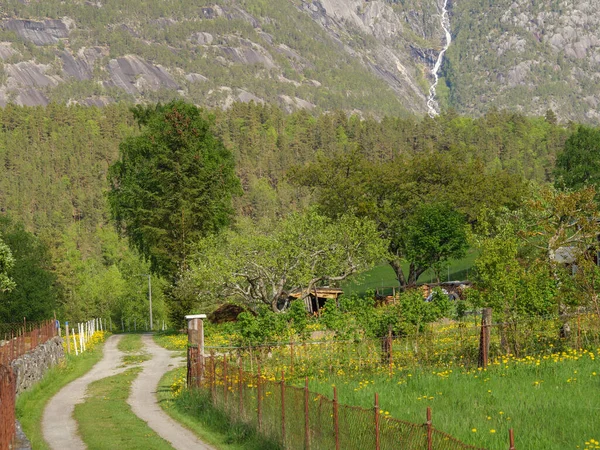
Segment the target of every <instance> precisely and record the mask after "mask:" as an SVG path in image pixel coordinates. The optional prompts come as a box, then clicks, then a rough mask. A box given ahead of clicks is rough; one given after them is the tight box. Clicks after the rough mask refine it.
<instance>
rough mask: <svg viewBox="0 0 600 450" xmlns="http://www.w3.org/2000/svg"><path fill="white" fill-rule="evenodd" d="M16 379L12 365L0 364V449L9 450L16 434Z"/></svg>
mask: <svg viewBox="0 0 600 450" xmlns="http://www.w3.org/2000/svg"><path fill="white" fill-rule="evenodd" d="M15 392H16V380H15V376H14V374H13V372H12V369H11V368H10V366H7V365H4V364H0V450H7V449H9V448H10V445H11V443H12V441H13V438H14V435H15V395H16V394H15Z"/></svg>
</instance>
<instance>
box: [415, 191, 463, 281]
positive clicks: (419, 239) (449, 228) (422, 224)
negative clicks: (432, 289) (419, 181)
mask: <svg viewBox="0 0 600 450" xmlns="http://www.w3.org/2000/svg"><path fill="white" fill-rule="evenodd" d="M403 240H404V241H405V242H406V244H405V249H406V250H405V252H404V253H405V255H406V259H408V260H409V261H410V262H411V263H412V264H415V265H416V266H418V267H425V268H430V267H431V268H433V269H434V271H435V272H436V274H437V275H438V280H439V273H440V271H441V269H442V267H443V265H444V264H445V263H446V262H447V261H448V260H449V259H460V258H463V257H464V256H465V255H466V252H467V249H468V243H467V232H466V223H465V219H464V217H463V216H462V215H461V214H460V213H458V212H457V211H455V210H454V209H452V208H450V207H448V206H447V205H443V204H435V203H433V204H424V205H421V206H420V207H419V208H418V209H417V211H415V213H414V215H412V216H411V217H410V219H409V220H408V223H407V226H406V236H405V237H404V239H403Z"/></svg>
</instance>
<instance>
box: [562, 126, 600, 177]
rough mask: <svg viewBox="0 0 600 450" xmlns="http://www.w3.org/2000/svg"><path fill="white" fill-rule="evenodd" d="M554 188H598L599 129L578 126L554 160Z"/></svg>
mask: <svg viewBox="0 0 600 450" xmlns="http://www.w3.org/2000/svg"><path fill="white" fill-rule="evenodd" d="M554 175H555V177H556V186H557V187H559V188H570V189H580V188H582V187H585V186H596V187H599V186H600V129H598V128H591V127H587V126H583V125H582V126H580V127H579V128H578V129H577V131H576V132H575V133H573V134H572V135H571V136H570V137H569V138H568V139H567V141H566V142H565V146H564V149H563V151H562V152H560V153H559V154H558V156H557V158H556V168H555V170H554Z"/></svg>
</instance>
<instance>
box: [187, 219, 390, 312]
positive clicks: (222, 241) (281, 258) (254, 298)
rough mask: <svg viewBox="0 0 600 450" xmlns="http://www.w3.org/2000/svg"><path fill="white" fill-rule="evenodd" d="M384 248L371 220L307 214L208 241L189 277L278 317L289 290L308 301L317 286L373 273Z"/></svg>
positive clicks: (204, 288) (249, 225)
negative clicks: (297, 292) (275, 313)
mask: <svg viewBox="0 0 600 450" xmlns="http://www.w3.org/2000/svg"><path fill="white" fill-rule="evenodd" d="M386 245H387V243H386V242H385V241H384V240H382V239H381V238H380V236H379V233H378V231H377V228H376V225H375V223H373V222H372V221H369V220H367V219H358V218H356V217H354V216H342V217H340V218H339V219H338V220H333V219H330V218H327V217H325V216H322V215H319V214H317V213H316V212H315V211H308V212H305V213H303V214H292V215H290V216H288V217H286V218H284V219H282V220H280V221H279V222H277V223H275V224H271V223H267V224H262V225H258V224H253V223H247V224H244V226H242V227H241V228H240V230H239V231H227V232H225V233H223V234H221V235H219V236H214V237H210V238H207V239H205V240H204V241H202V242H201V243H200V246H199V248H198V254H197V255H196V257H195V260H194V262H193V264H192V265H191V271H190V274H189V275H188V276H190V277H192V279H193V280H194V282H195V283H196V284H197V285H198V286H199V287H200V290H201V291H202V292H204V293H217V294H218V295H220V296H222V297H234V298H237V299H238V300H240V301H243V302H244V303H246V304H248V305H249V306H251V307H254V308H256V307H257V306H258V305H261V304H264V305H268V307H270V308H271V310H272V311H274V312H277V311H279V310H280V308H279V307H278V303H279V302H280V301H281V300H282V299H283V300H285V298H286V297H287V294H288V293H290V292H291V291H294V290H298V289H301V290H302V292H303V296H304V297H307V296H308V295H310V292H312V291H313V290H314V288H315V287H317V286H320V285H323V284H326V285H333V284H335V283H338V282H340V281H342V280H344V279H346V278H348V277H349V276H351V275H353V274H355V273H357V272H359V271H363V270H366V269H368V268H370V267H371V266H372V265H373V264H374V263H376V262H377V261H379V260H380V259H381V258H382V257H384V256H385V252H386ZM201 295H202V293H201ZM204 295H209V296H210V295H211V294H204Z"/></svg>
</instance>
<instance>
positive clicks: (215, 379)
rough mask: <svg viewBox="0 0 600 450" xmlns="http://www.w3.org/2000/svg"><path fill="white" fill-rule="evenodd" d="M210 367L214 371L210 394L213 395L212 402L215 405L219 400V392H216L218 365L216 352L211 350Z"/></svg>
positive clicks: (211, 378) (211, 377) (211, 376)
mask: <svg viewBox="0 0 600 450" xmlns="http://www.w3.org/2000/svg"><path fill="white" fill-rule="evenodd" d="M210 363H211V364H210V367H211V370H212V373H211V375H210V395H211V397H212V402H213V405H216V402H217V392H216V386H217V370H216V368H217V367H216V365H215V352H214V351H211V352H210Z"/></svg>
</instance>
